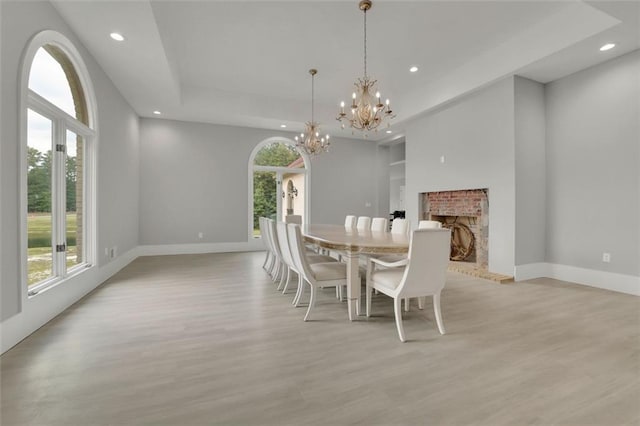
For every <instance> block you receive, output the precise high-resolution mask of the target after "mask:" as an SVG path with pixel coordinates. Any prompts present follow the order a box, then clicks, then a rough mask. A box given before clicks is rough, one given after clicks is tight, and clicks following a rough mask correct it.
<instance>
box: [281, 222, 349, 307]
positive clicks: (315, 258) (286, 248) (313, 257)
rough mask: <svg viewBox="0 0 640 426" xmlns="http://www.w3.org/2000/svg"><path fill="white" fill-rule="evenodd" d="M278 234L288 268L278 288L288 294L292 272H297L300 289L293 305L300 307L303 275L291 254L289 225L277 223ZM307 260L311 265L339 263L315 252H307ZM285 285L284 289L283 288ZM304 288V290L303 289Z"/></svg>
mask: <svg viewBox="0 0 640 426" xmlns="http://www.w3.org/2000/svg"><path fill="white" fill-rule="evenodd" d="M276 233H277V235H278V244H279V246H280V253H281V256H282V262H283V264H284V267H285V268H286V278H285V272H284V271H283V273H282V278H281V279H280V285H279V286H278V290H280V288H282V294H284V293H286V292H287V288H288V287H289V281H290V280H291V272H295V273H296V274H298V289H297V291H296V296H295V297H294V298H293V302H292V303H293V304H294V305H296V306H298V304H299V297H300V296H301V294H300V293H301V291H302V290H303V288H304V286H302V282H301V275H300V273H299V272H298V267H297V266H296V264H295V263H294V261H293V254H292V252H291V246H290V244H289V236H288V234H287V224H286V223H284V222H278V223H276ZM306 256H307V260H308V261H309V263H322V262H337V260H336V259H334V258H333V257H330V256H324V255H321V254H317V253H315V252H309V251H307V252H306ZM283 283H284V287H283ZM301 287H302V288H301Z"/></svg>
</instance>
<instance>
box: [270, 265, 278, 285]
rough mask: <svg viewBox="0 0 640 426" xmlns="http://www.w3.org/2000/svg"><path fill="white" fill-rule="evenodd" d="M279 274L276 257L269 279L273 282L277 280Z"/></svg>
mask: <svg viewBox="0 0 640 426" xmlns="http://www.w3.org/2000/svg"><path fill="white" fill-rule="evenodd" d="M279 276H280V262H278V260H277V259H276V261H275V262H274V268H273V273H272V274H271V279H272V280H273V282H274V283H275V282H276V281H278V277H279Z"/></svg>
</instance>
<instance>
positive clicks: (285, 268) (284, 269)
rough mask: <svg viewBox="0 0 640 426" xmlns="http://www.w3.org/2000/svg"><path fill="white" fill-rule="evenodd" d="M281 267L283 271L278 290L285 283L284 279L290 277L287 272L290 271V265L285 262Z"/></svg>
mask: <svg viewBox="0 0 640 426" xmlns="http://www.w3.org/2000/svg"><path fill="white" fill-rule="evenodd" d="M281 268H282V272H281V273H280V283H278V287H276V290H278V291H279V290H280V289H281V288H282V286H283V285H284V281H285V279H286V278H288V276H287V274H288V272H289V267H288V266H285V265H284V264H282V266H281ZM283 293H284V292H283Z"/></svg>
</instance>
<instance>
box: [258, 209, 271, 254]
mask: <svg viewBox="0 0 640 426" xmlns="http://www.w3.org/2000/svg"><path fill="white" fill-rule="evenodd" d="M260 236H261V237H262V241H264V245H265V246H266V248H267V250H269V251H270V252H271V253H272V254H273V245H272V244H271V235H270V234H269V219H267V218H266V217H261V218H260Z"/></svg>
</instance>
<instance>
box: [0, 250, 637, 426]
mask: <svg viewBox="0 0 640 426" xmlns="http://www.w3.org/2000/svg"><path fill="white" fill-rule="evenodd" d="M262 260H263V253H229V254H211V255H195V256H193V255H189V256H163V257H144V258H139V259H137V260H136V261H135V262H133V263H132V264H131V265H129V266H128V267H127V268H125V269H124V270H123V271H121V272H120V273H118V274H117V275H116V276H114V277H113V278H112V279H110V280H109V281H108V282H107V283H106V284H105V285H103V286H101V287H100V288H99V289H97V290H96V291H94V292H93V293H92V294H90V295H89V296H88V297H86V298H84V299H83V300H82V301H80V302H79V303H77V304H75V305H74V306H72V307H71V308H69V309H68V310H67V311H65V312H64V313H63V314H61V315H60V316H58V317H57V318H56V319H55V320H53V321H51V322H50V323H49V324H47V325H46V326H44V327H42V328H41V329H40V330H38V331H37V332H36V333H34V334H33V335H31V336H30V337H28V338H27V339H26V340H24V341H23V342H22V343H20V344H19V345H17V346H16V347H15V348H13V349H11V350H10V351H8V352H7V353H6V354H4V355H3V356H2V358H1V374H2V377H1V380H2V381H1V384H2V394H1V402H2V405H1V409H2V413H1V419H0V420H1V422H0V423H1V424H2V426H7V425H16V424H20V425H23V424H24V425H39V424H43V425H44V424H46V425H107V424H109V425H126V424H152V425H160V424H163V425H164V424H167V425H200V424H202V425H205V424H231V425H251V424H277V425H284V424H289V425H304V424H317V425H341V424H378V425H382V424H394V425H395V424H430V425H438V424H456V425H460V424H482V425H518V424H544V425H546V424H599V425H614V424H630V425H631V424H633V425H638V424H639V423H640V318H639V315H640V298H637V297H633V296H628V295H623V294H617V293H613V292H607V291H601V290H597V289H592V288H588V287H583V286H578V285H571V284H567V283H562V282H559V281H554V280H548V279H539V280H533V281H530V282H520V283H514V284H509V285H500V284H496V283H493V282H490V281H483V280H479V279H475V278H470V277H467V276H463V275H457V274H454V273H452V274H450V276H449V277H450V280H449V282H448V283H447V286H446V287H445V289H444V291H443V294H442V309H443V317H444V323H445V327H446V329H447V332H448V334H446V335H445V336H441V335H439V334H438V331H437V327H436V325H435V323H434V317H433V311H432V309H431V304H430V303H428V304H427V308H426V309H425V310H424V311H419V310H418V309H417V306H416V305H415V304H414V305H413V306H412V309H411V312H409V313H408V314H406V315H405V331H406V333H407V337H408V338H409V339H410V340H409V342H407V343H404V344H402V343H400V341H399V340H398V337H397V335H396V330H395V326H394V322H393V309H392V303H391V299H387V298H385V296H383V295H379V296H375V298H374V304H373V312H374V314H375V317H372V318H370V319H369V320H367V319H366V318H365V317H361V318H360V320H359V321H357V322H353V323H349V322H348V321H347V313H346V304H344V303H340V302H338V301H337V300H336V299H335V297H334V295H335V293H334V292H333V291H332V290H325V291H324V292H323V293H322V294H321V297H320V299H319V303H318V305H317V306H316V310H315V318H314V320H313V321H311V322H307V323H304V322H303V321H302V317H303V316H304V311H305V309H306V308H297V309H296V308H293V307H292V306H291V305H290V301H291V299H292V297H293V293H290V294H289V295H284V296H283V295H282V294H279V293H277V292H276V291H275V287H274V284H272V282H271V281H270V280H269V279H268V278H267V275H266V273H265V272H264V271H263V269H262V268H261V265H262Z"/></svg>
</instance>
